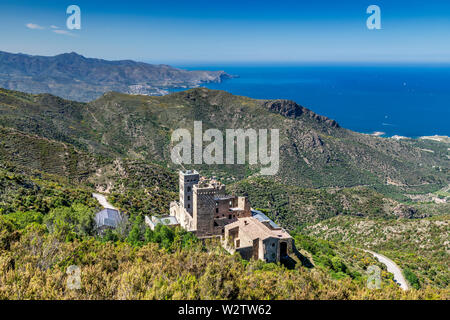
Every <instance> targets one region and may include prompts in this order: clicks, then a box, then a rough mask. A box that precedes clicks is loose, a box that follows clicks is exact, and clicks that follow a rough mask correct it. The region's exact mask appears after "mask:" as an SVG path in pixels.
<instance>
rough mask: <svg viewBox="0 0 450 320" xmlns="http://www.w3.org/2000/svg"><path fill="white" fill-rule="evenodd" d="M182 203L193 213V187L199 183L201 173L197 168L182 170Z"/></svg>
mask: <svg viewBox="0 0 450 320" xmlns="http://www.w3.org/2000/svg"><path fill="white" fill-rule="evenodd" d="M179 177H180V205H181V207H183V208H184V209H186V211H187V212H188V213H189V214H190V215H191V217H192V212H193V199H192V196H193V187H194V185H197V184H198V181H199V179H200V175H199V174H198V172H197V171H195V170H186V171H180V173H179Z"/></svg>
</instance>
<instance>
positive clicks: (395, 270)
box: [363, 249, 409, 290]
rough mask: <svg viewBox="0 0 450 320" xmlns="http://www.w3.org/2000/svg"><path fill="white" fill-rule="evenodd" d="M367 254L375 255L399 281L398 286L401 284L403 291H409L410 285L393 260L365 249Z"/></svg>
mask: <svg viewBox="0 0 450 320" xmlns="http://www.w3.org/2000/svg"><path fill="white" fill-rule="evenodd" d="M363 250H364V251H365V252H368V253H370V254H371V255H373V256H374V257H375V258H377V259H378V261H380V262H381V263H383V264H384V265H386V267H387V271H388V272H390V273H392V274H394V279H395V280H396V281H397V283H398V284H400V288H402V289H403V290H408V289H409V287H408V283H407V282H406V280H405V277H403V273H402V270H401V269H400V268H399V266H397V264H396V263H395V262H394V261H392V260H391V259H389V258H388V257H386V256H383V255H382V254H379V253H376V252H373V251H370V250H365V249H363Z"/></svg>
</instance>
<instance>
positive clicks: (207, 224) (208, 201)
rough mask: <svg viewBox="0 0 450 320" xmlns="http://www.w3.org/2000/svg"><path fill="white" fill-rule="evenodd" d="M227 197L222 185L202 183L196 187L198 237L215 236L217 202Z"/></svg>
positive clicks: (195, 221) (195, 219) (195, 204)
mask: <svg viewBox="0 0 450 320" xmlns="http://www.w3.org/2000/svg"><path fill="white" fill-rule="evenodd" d="M223 196H225V185H223V184H220V183H211V182H206V181H205V182H201V183H200V184H198V185H196V186H195V187H194V203H193V205H194V216H193V218H194V225H195V226H196V229H197V236H212V235H213V234H214V216H215V213H216V206H217V204H216V203H217V202H216V200H217V199H218V198H219V197H223Z"/></svg>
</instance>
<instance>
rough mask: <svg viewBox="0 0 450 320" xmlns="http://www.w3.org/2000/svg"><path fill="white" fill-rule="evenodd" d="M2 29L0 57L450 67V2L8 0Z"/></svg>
mask: <svg viewBox="0 0 450 320" xmlns="http://www.w3.org/2000/svg"><path fill="white" fill-rule="evenodd" d="M71 4H76V5H78V6H79V7H80V8H81V30H73V31H71V30H68V29H67V28H66V26H65V24H66V19H67V17H68V15H67V14H66V8H67V7H68V6H69V5H71ZM371 4H375V5H378V6H379V7H380V8H381V19H382V30H368V29H367V27H366V19H367V17H368V16H369V15H368V14H367V13H366V8H367V7H368V6H369V5H371ZM27 25H28V26H27ZM52 26H53V27H52ZM0 30H1V31H0V50H3V51H8V52H22V53H28V54H38V55H54V54H58V53H63V52H71V51H75V52H78V53H80V54H83V55H85V56H88V57H99V58H105V59H134V60H140V61H147V62H154V63H178V64H180V63H205V64H211V63H214V62H220V63H227V62H229V63H233V62H244V63H245V62H253V63H259V62H281V63H293V62H300V63H301V62H399V61H401V62H450V1H440V0H428V1H423V0H421V1H416V0H410V1H403V0H400V1H396V0H388V1H380V0H369V1H339V0H326V1H325V0H314V1H311V0H309V1H302V0H293V1H291V0H289V1H284V0H278V1H264V0H260V1H253V0H247V1H245V0H240V1H235V0H226V1H215V0H208V1H204V0H190V1H175V0H164V1H162V0H160V1H131V0H128V1H95V0H89V1H84V0H83V1H81V0H72V1H45V0H40V1H21V0H14V1H10V0H2V1H1V3H0Z"/></svg>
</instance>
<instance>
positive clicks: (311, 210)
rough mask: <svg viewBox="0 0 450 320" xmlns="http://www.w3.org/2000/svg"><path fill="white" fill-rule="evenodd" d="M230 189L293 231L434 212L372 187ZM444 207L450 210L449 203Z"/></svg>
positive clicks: (260, 181) (264, 182) (260, 183)
mask: <svg viewBox="0 0 450 320" xmlns="http://www.w3.org/2000/svg"><path fill="white" fill-rule="evenodd" d="M228 190H229V191H230V192H233V193H235V194H239V195H245V196H248V197H249V200H250V203H252V205H253V207H254V208H260V210H262V211H264V212H265V213H267V215H268V216H269V217H271V218H272V219H273V220H274V221H276V222H278V223H280V224H281V225H282V226H284V227H285V228H287V229H290V230H294V229H295V228H296V227H299V226H302V225H305V224H308V223H314V222H319V221H321V220H325V219H329V218H331V217H334V216H337V215H351V216H363V217H371V218H384V219H397V218H398V217H407V218H419V217H426V216H430V215H432V214H433V213H434V209H432V210H428V209H429V206H427V205H424V204H422V205H421V206H420V207H419V208H418V209H416V208H414V206H415V205H416V204H415V203H411V205H405V204H403V203H399V202H397V201H395V200H393V199H391V198H388V197H385V196H384V195H382V194H380V193H378V192H376V191H374V190H372V189H371V188H368V187H353V188H323V189H311V188H302V187H295V186H290V185H285V184H281V183H274V182H273V181H272V180H270V179H267V178H262V177H257V178H250V179H246V180H242V181H239V182H237V183H235V184H233V185H231V186H229V187H228ZM441 207H442V208H446V210H448V206H447V205H446V204H443V205H442V206H441ZM448 213H450V212H448Z"/></svg>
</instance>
